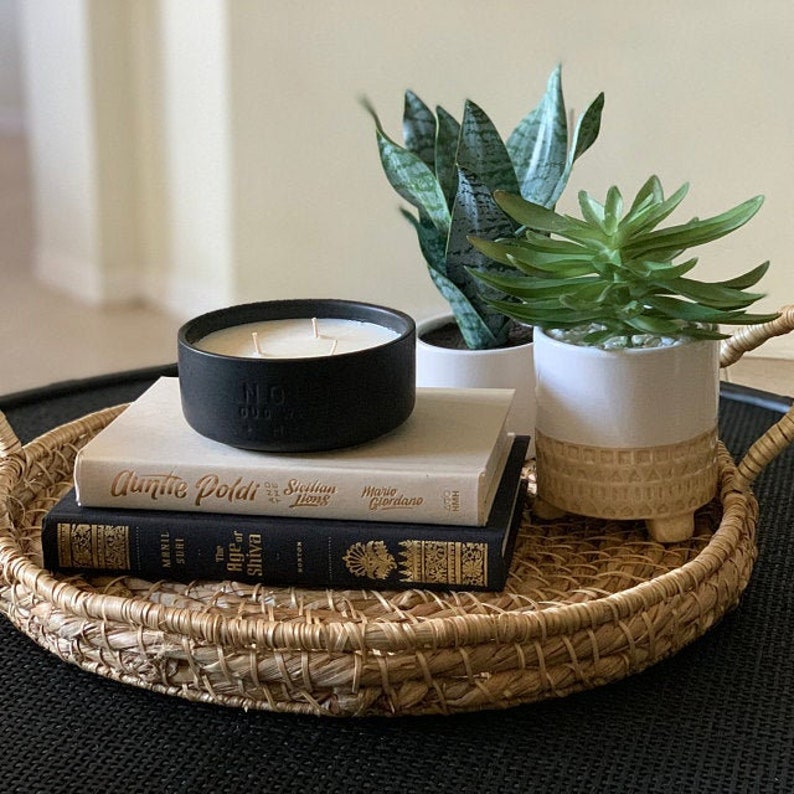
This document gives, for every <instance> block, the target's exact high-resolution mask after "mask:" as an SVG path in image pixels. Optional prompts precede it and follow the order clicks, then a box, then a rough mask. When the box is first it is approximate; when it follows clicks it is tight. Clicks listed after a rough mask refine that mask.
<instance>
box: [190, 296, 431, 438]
mask: <svg viewBox="0 0 794 794" xmlns="http://www.w3.org/2000/svg"><path fill="white" fill-rule="evenodd" d="M415 346H416V329H415V325H414V321H413V319H412V318H411V317H409V316H408V315H407V314H403V313H402V312H399V311H395V310H393V309H388V308H385V307H382V306H374V305H371V304H366V303H358V302H354V301H345V300H323V299H316V300H279V301H268V302H264V303H250V304H245V305H241V306H232V307H229V308H226V309H220V310H218V311H214V312H210V313H208V314H204V315H201V316H200V317H196V318H194V319H192V320H190V321H188V322H187V323H185V325H183V326H182V327H181V328H180V329H179V334H178V360H179V385H180V392H181V396H182V410H183V412H184V415H185V419H186V420H187V422H188V424H190V426H191V427H192V428H193V429H194V430H196V431H197V432H199V433H201V434H202V435H204V436H206V437H208V438H211V439H214V440H215V441H220V442H222V443H224V444H229V445H231V446H235V447H240V448H245V449H258V450H267V451H273V452H306V451H319V450H325V449H335V448H338V447H345V446H352V445H354V444H360V443H362V442H364V441H369V440H370V439H373V438H376V437H377V436H379V435H382V434H383V433H386V432H388V431H389V430H392V429H393V428H395V427H397V426H398V425H400V424H401V423H402V422H404V421H405V420H406V419H407V418H408V417H409V416H410V414H411V412H412V411H413V407H414V400H415V395H416V374H415V371H416V370H415V368H416V365H415Z"/></svg>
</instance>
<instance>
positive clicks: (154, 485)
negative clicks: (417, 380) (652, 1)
mask: <svg viewBox="0 0 794 794" xmlns="http://www.w3.org/2000/svg"><path fill="white" fill-rule="evenodd" d="M512 398H513V392H512V390H509V389H421V388H420V389H417V399H416V407H415V409H414V411H413V413H412V414H411V416H410V417H409V419H408V420H407V421H406V422H404V423H403V424H402V425H401V426H400V427H398V428H397V429H395V430H392V431H391V432H390V433H387V434H386V435H384V436H381V437H380V438H378V439H375V440H374V441H370V442H368V443H366V444H361V445H359V446H356V447H348V448H346V449H341V450H333V451H329V452H312V453H304V452H301V453H271V452H258V451H251V450H242V449H236V448H235V447H230V446H227V445H225V444H221V443H218V442H216V441H212V440H210V439H207V438H205V437H204V436H201V435H199V434H198V433H197V432H196V431H194V430H193V429H192V428H191V427H190V426H189V425H188V424H187V422H186V421H185V419H184V416H183V414H182V407H181V403H180V396H179V381H178V379H177V378H160V379H159V380H158V381H157V382H156V383H155V384H154V385H153V386H151V387H150V388H149V389H148V390H147V391H146V392H145V393H144V394H142V395H141V396H140V397H139V398H138V399H137V400H136V401H135V402H134V403H132V405H130V406H129V407H128V408H127V409H126V410H125V411H124V412H123V413H122V414H120V415H119V416H118V417H117V418H116V419H115V420H113V422H111V423H110V424H109V425H108V426H107V427H106V428H105V429H104V430H102V431H101V432H100V433H98V434H97V435H96V436H95V437H94V438H93V439H92V440H91V441H89V442H88V444H86V445H85V447H83V448H82V449H81V450H80V452H79V453H78V455H77V459H76V461H75V468H74V477H75V487H76V490H77V499H78V502H79V503H80V504H81V505H84V506H89V507H124V508H133V509H150V510H193V511H202V512H209V513H239V514H253V515H256V514H259V515H279V516H295V517H308V516H311V517H316V518H320V517H322V518H337V519H352V518H356V519H359V520H372V521H394V522H413V521H421V522H425V523H436V524H458V525H460V524H467V525H471V526H482V525H483V524H485V522H486V520H487V517H488V513H489V511H490V508H491V504H492V502H493V498H494V494H495V491H496V487H497V485H498V483H499V478H500V476H501V474H502V470H503V468H504V465H505V461H506V459H507V455H508V452H509V450H510V444H511V442H512V434H510V433H508V432H507V431H506V429H505V420H506V417H507V412H508V409H509V407H510V403H511V402H512Z"/></svg>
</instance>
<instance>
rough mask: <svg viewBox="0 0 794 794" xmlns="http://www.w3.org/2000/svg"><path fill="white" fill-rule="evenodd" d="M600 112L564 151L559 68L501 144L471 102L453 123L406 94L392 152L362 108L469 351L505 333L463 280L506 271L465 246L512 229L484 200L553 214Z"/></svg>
mask: <svg viewBox="0 0 794 794" xmlns="http://www.w3.org/2000/svg"><path fill="white" fill-rule="evenodd" d="M603 104H604V96H603V94H599V96H598V97H597V98H596V99H595V100H594V101H593V102H592V103H591V104H590V106H589V107H588V108H587V110H586V111H585V112H584V113H583V114H582V115H581V116H580V118H579V120H578V122H577V124H576V126H575V129H574V130H573V133H572V135H571V140H570V145H569V141H568V119H567V112H566V109H565V101H564V98H563V92H562V82H561V68H560V67H559V66H558V67H557V68H556V69H554V71H553V72H552V73H551V75H550V77H549V79H548V83H547V86H546V92H545V94H544V96H543V99H542V100H541V102H540V103H539V104H538V106H537V107H536V108H535V109H534V110H532V111H531V112H530V113H528V114H527V115H526V116H525V117H524V118H523V119H522V120H521V122H520V123H519V124H518V126H517V127H516V128H515V130H513V132H512V134H511V135H510V136H509V137H508V138H507V140H506V141H503V140H502V138H501V137H500V134H499V132H498V131H497V130H496V128H495V126H494V124H493V123H492V121H491V120H490V118H489V117H488V116H487V114H486V113H485V112H484V111H483V110H482V109H481V108H480V107H479V106H478V105H476V104H475V103H474V102H471V101H467V102H466V103H465V106H464V110H463V117H462V121H461V122H458V121H457V120H456V119H455V118H454V117H453V116H451V115H450V114H449V113H448V112H447V111H446V110H444V108H442V107H437V108H436V112H435V113H433V111H431V110H430V108H429V107H428V106H427V105H426V104H425V103H424V102H423V101H422V100H421V99H420V98H419V97H418V96H417V95H416V94H415V93H413V92H412V91H406V92H405V102H404V112H403V124H402V127H403V139H404V144H405V145H404V146H401V145H399V144H398V143H395V141H393V140H392V139H391V138H390V137H389V136H388V135H387V134H386V133H385V132H384V130H383V126H382V125H381V123H380V120H379V119H378V116H377V114H376V112H375V111H374V109H373V108H372V107H371V106H369V105H368V104H366V103H365V106H366V107H367V109H368V110H369V112H370V113H371V115H372V117H373V119H374V120H375V126H376V134H377V141H378V149H379V152H380V160H381V165H382V166H383V170H384V172H385V174H386V177H387V179H388V180H389V183H390V184H391V186H392V187H393V188H394V190H395V191H396V192H397V193H398V194H399V195H400V196H401V197H402V198H403V199H405V200H406V201H407V202H408V203H409V204H411V205H412V206H413V207H414V208H415V210H416V213H414V212H412V211H409V210H407V209H403V210H402V212H403V215H404V216H405V217H406V218H407V219H408V220H409V222H410V223H411V224H412V225H413V227H414V228H415V230H416V234H417V236H418V239H419V246H420V249H421V251H422V254H423V256H424V259H425V261H426V263H427V266H428V270H429V273H430V277H431V278H432V280H433V282H434V283H435V285H436V287H437V288H438V290H439V291H440V292H441V294H442V295H443V296H444V298H445V299H446V300H447V302H448V303H449V305H450V308H451V310H452V313H453V315H454V317H455V320H456V322H457V324H458V327H459V329H460V332H461V335H462V337H463V339H464V341H465V343H466V345H467V346H468V347H469V348H473V349H483V348H491V347H499V346H501V345H503V344H505V342H506V341H507V338H508V336H509V333H510V330H511V326H513V325H514V322H513V320H512V319H511V318H509V317H507V316H506V315H505V314H504V313H502V311H501V310H499V309H498V308H496V307H495V305H494V304H493V303H491V302H489V301H488V300H487V297H488V295H487V290H486V294H485V295H484V294H483V290H482V289H481V286H480V285H478V283H477V281H476V279H475V278H474V277H473V276H472V273H479V272H491V271H494V272H500V271H503V270H505V268H504V266H503V265H501V264H498V263H494V262H492V261H491V260H490V259H489V258H488V257H487V256H485V255H483V254H482V253H481V252H480V251H478V250H477V249H476V248H474V247H473V246H472V245H471V243H470V242H469V237H470V236H471V235H476V236H477V237H480V238H485V239H491V240H493V239H496V238H497V237H507V236H510V235H513V234H515V232H516V231H517V230H518V224H516V223H515V222H514V221H513V220H511V219H510V218H509V217H508V216H507V215H505V213H504V212H503V211H502V210H501V209H500V208H499V207H498V206H497V205H496V203H495V202H494V200H493V191H495V190H503V191H509V192H513V193H516V194H518V195H521V196H523V197H525V198H527V199H529V200H531V201H533V202H535V203H537V204H540V205H542V206H544V207H553V206H554V205H555V204H556V202H557V200H558V198H559V197H560V194H561V193H562V191H563V189H564V187H565V185H566V183H567V181H568V178H569V176H570V173H571V169H572V167H573V163H574V161H575V160H576V159H577V158H578V157H580V156H581V155H582V154H583V153H584V152H585V151H587V149H589V148H590V146H591V145H592V144H593V142H594V141H595V139H596V137H597V136H598V132H599V128H600V124H601V112H602V108H603ZM494 296H496V293H494V295H493V296H491V297H494Z"/></svg>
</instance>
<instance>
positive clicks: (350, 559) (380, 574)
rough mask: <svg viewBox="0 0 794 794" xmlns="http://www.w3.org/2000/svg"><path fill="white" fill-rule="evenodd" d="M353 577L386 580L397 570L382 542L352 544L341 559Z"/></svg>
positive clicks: (372, 541)
mask: <svg viewBox="0 0 794 794" xmlns="http://www.w3.org/2000/svg"><path fill="white" fill-rule="evenodd" d="M342 559H343V560H344V561H345V566H346V567H347V570H348V571H350V573H352V574H353V576H366V577H367V578H368V579H386V578H387V577H388V575H389V574H390V573H391V572H392V571H393V570H395V569H396V568H397V562H396V561H395V559H394V557H393V556H392V555H391V553H390V552H389V550H388V549H387V548H386V544H385V543H384V542H383V541H382V540H370V541H368V542H367V543H354V544H353V545H352V546H351V547H350V548H349V549H348V550H347V551H346V552H345V555H344V557H343V558H342Z"/></svg>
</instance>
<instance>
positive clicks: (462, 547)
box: [400, 540, 488, 587]
mask: <svg viewBox="0 0 794 794" xmlns="http://www.w3.org/2000/svg"><path fill="white" fill-rule="evenodd" d="M400 546H401V547H402V549H403V550H402V552H401V553H400V558H401V559H400V578H401V580H402V581H403V582H417V583H424V584H449V585H456V586H460V585H469V586H472V587H473V586H479V587H485V586H486V585H487V582H488V546H487V544H485V543H460V542H457V541H435V540H404V541H402V542H401V543H400Z"/></svg>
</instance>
